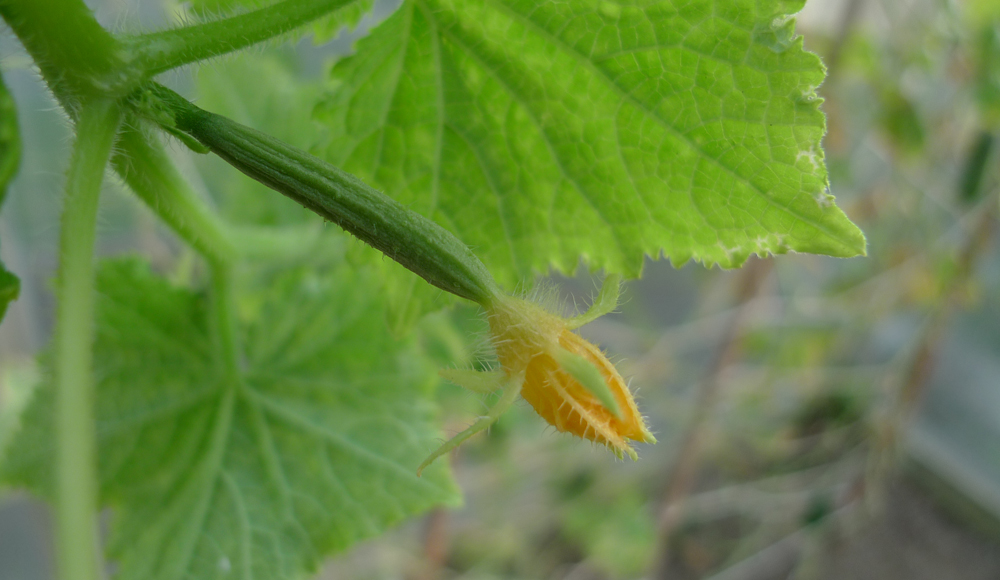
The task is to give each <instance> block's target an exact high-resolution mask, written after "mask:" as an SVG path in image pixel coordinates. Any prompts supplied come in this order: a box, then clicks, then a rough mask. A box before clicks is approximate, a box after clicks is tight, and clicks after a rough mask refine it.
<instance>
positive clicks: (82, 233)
mask: <svg viewBox="0 0 1000 580" xmlns="http://www.w3.org/2000/svg"><path fill="white" fill-rule="evenodd" d="M119 113H120V108H119V106H118V104H117V103H114V102H111V101H104V100H101V101H93V102H88V103H85V104H84V105H83V106H82V107H81V109H80V113H79V118H78V120H77V123H76V133H77V138H76V143H75V145H74V147H73V156H72V158H71V160H70V166H69V172H68V175H67V181H66V201H65V205H64V207H63V215H62V229H61V231H60V238H59V273H58V282H57V298H58V304H57V306H56V326H55V383H56V410H55V412H56V416H55V419H56V420H55V425H56V439H57V452H56V478H57V485H56V542H57V554H58V562H59V570H60V577H61V578H62V580H94V579H95V578H96V577H97V534H96V523H97V521H96V518H95V515H96V513H97V452H96V434H95V426H94V395H93V383H92V381H93V379H92V377H91V359H92V352H91V346H92V344H91V343H92V340H93V311H94V289H93V286H94V264H93V250H94V235H95V234H94V231H95V224H96V222H97V201H98V197H99V194H100V191H101V181H102V179H103V177H104V169H105V167H106V166H107V164H108V158H109V156H110V155H111V146H112V144H113V142H114V136H115V131H116V130H117V128H118V122H119Z"/></svg>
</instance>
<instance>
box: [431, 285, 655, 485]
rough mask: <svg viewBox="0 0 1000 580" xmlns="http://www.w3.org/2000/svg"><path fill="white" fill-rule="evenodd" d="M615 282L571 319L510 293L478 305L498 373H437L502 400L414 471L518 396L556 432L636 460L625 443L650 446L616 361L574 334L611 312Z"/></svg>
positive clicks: (483, 425) (480, 428)
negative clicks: (483, 311) (485, 321)
mask: <svg viewBox="0 0 1000 580" xmlns="http://www.w3.org/2000/svg"><path fill="white" fill-rule="evenodd" d="M618 283H619V278H618V277H616V276H615V277H610V276H609V278H608V279H606V280H605V284H604V288H602V290H601V293H600V295H598V297H597V300H596V301H595V303H594V304H593V305H592V306H591V308H590V310H588V311H587V313H585V314H583V315H581V316H578V317H575V318H569V319H566V318H562V317H560V316H556V315H555V314H552V313H551V312H548V311H547V310H545V309H544V308H542V307H541V306H538V305H537V304H533V303H531V302H527V301H525V300H521V299H518V298H512V297H510V296H503V295H496V296H493V297H492V299H491V300H490V301H489V302H488V303H486V304H484V306H485V308H486V312H487V315H488V318H489V323H490V334H491V335H492V338H493V345H494V346H495V347H496V352H497V358H498V359H499V360H500V366H501V367H502V368H503V370H502V371H493V372H486V373H482V372H476V371H471V370H457V369H451V370H446V371H442V372H441V374H442V376H444V377H445V378H447V379H448V380H450V381H452V382H454V383H456V384H458V385H461V386H463V387H465V388H467V389H469V390H471V391H474V392H477V393H494V392H497V391H498V390H499V392H500V399H499V400H498V401H497V403H496V404H495V405H494V406H493V407H492V408H491V409H490V410H489V412H488V413H487V414H486V415H484V416H482V417H480V418H479V419H478V420H476V422H475V423H473V424H472V425H471V426H470V427H469V428H468V429H466V430H464V431H462V432H461V433H459V434H458V435H455V436H454V437H452V438H451V439H450V440H448V441H447V442H446V443H444V444H443V445H441V446H440V447H438V448H437V449H436V450H435V451H434V452H433V453H431V454H430V455H429V456H428V457H427V459H425V460H424V462H423V463H421V464H420V467H418V468H417V474H418V475H419V474H420V472H421V471H423V469H424V468H425V467H427V466H428V465H430V464H431V462H433V461H434V460H435V459H437V458H438V457H441V456H442V455H444V454H445V453H448V452H449V451H451V450H452V449H454V448H456V447H458V446H459V445H461V444H462V443H463V442H464V441H465V440H467V439H468V438H469V437H472V436H473V435H475V434H476V433H478V432H480V431H483V430H485V429H487V428H489V426H490V425H492V424H493V423H494V422H496V420H497V419H499V418H500V416H501V415H502V414H503V413H504V412H506V411H507V409H509V408H510V405H511V404H512V403H513V402H514V401H515V400H516V399H517V396H518V394H520V395H521V396H522V397H524V400H526V401H528V403H530V404H531V406H532V407H534V408H535V411H537V412H538V414H539V415H541V416H542V418H543V419H545V420H546V421H548V422H549V423H550V424H551V425H552V426H553V427H555V428H556V429H557V430H559V431H562V432H564V433H572V434H573V435H576V436H577V437H582V438H584V439H590V440H591V441H594V442H596V443H600V444H601V445H605V446H607V447H608V448H610V449H611V450H612V451H614V452H615V454H616V455H618V456H619V457H623V456H625V455H628V456H629V457H631V458H632V459H637V458H638V456H637V455H636V452H635V450H634V449H632V446H631V445H630V444H629V440H632V441H642V442H645V443H655V442H656V439H655V438H654V437H653V435H652V434H651V433H650V432H649V429H648V428H646V424H645V422H644V421H643V418H642V416H641V415H640V414H639V409H638V407H636V405H635V400H634V399H633V398H632V393H631V392H629V390H628V386H626V385H625V381H624V380H622V377H621V375H620V374H618V371H617V370H616V369H615V366H614V365H613V364H611V361H609V360H608V358H607V357H606V356H604V353H602V352H601V350H600V349H599V348H597V347H596V346H594V345H593V344H591V343H590V342H588V341H587V340H585V339H584V338H583V337H581V336H580V335H578V334H576V333H574V332H573V329H574V328H576V327H579V326H582V325H584V324H586V323H587V322H590V321H591V320H594V319H595V318H597V317H598V316H601V315H602V314H606V313H607V312H609V311H610V310H612V309H614V307H615V305H616V304H617V300H618Z"/></svg>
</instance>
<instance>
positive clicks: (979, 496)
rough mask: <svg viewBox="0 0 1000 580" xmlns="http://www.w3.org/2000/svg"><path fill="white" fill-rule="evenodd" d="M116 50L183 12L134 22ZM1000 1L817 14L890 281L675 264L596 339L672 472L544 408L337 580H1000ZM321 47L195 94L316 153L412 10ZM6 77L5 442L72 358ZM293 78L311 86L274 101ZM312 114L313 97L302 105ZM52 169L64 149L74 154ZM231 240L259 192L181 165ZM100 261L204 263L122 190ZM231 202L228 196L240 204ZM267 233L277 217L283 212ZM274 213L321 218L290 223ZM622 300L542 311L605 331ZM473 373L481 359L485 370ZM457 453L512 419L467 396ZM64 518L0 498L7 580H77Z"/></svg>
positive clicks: (449, 327)
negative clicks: (394, 28) (47, 354)
mask: <svg viewBox="0 0 1000 580" xmlns="http://www.w3.org/2000/svg"><path fill="white" fill-rule="evenodd" d="M88 5H91V6H92V7H94V8H95V9H96V13H97V16H98V19H99V20H100V21H101V22H102V23H103V24H105V25H106V26H115V25H118V26H124V27H134V28H137V29H140V28H143V27H149V28H152V27H154V26H158V25H160V24H161V23H162V22H164V21H165V20H167V19H168V17H167V14H168V13H175V12H176V11H177V10H179V9H177V8H176V7H175V8H172V9H171V10H173V12H171V10H167V9H166V8H164V7H162V6H160V5H159V3H156V2H144V3H142V4H141V9H140V10H138V11H136V9H135V7H134V4H133V3H126V2H124V1H116V0H108V1H106V2H102V3H100V4H99V5H98V3H96V2H88ZM991 5H992V2H991V0H978V1H973V0H970V1H966V2H958V1H948V0H906V1H894V0H810V1H809V2H808V3H807V6H806V9H805V10H804V11H803V12H802V13H801V14H800V15H799V16H798V21H797V23H798V24H797V25H798V30H799V33H800V34H803V35H804V36H805V46H806V48H807V49H809V50H811V51H813V52H816V53H817V54H819V55H820V56H821V57H822V58H823V60H824V62H825V63H826V65H827V67H828V69H829V72H828V75H829V76H828V79H827V81H826V82H825V83H824V85H823V86H822V87H820V90H819V92H820V94H821V96H822V97H823V98H824V99H825V100H826V101H825V104H824V106H823V109H824V111H825V112H826V114H827V116H828V134H827V136H826V139H825V141H824V145H825V148H826V162H827V164H828V167H829V171H830V181H831V184H832V193H833V194H834V195H835V196H836V199H837V203H838V204H839V205H840V206H841V207H842V208H843V209H844V211H845V213H846V214H847V215H848V216H849V217H850V218H851V219H852V220H853V221H854V222H855V223H857V224H858V225H859V226H860V227H861V229H862V230H863V231H864V232H865V234H866V236H867V238H868V256H867V257H865V258H854V259H847V260H842V259H835V258H828V257H821V256H810V255H794V254H792V255H784V256H778V257H772V258H768V259H751V260H750V261H749V262H748V263H747V264H746V265H745V266H744V267H743V268H741V269H738V270H729V271H723V270H720V269H718V268H712V269H706V268H705V267H704V266H702V265H700V264H696V263H689V264H684V265H678V266H675V265H672V264H670V263H669V262H668V261H648V262H647V264H646V265H645V270H644V275H643V278H642V279H641V280H639V281H633V282H630V283H628V284H627V286H626V290H625V299H624V301H623V304H622V305H621V307H620V309H619V311H618V312H617V313H615V314H613V315H610V316H608V317H605V318H602V319H601V320H598V321H597V322H595V323H593V324H591V325H588V326H587V327H585V328H584V329H583V330H582V333H583V334H584V335H585V336H586V337H587V338H589V339H591V340H593V341H594V342H596V343H598V344H600V345H602V347H603V348H604V349H605V350H607V351H608V352H609V353H611V354H612V355H613V359H614V360H615V361H616V363H617V364H618V366H619V368H620V369H621V370H622V374H623V375H624V376H626V377H631V386H632V389H633V390H634V391H636V392H637V396H638V398H639V400H640V404H641V406H642V409H643V413H644V415H645V416H646V417H647V418H648V421H649V423H650V425H651V427H652V429H653V430H654V432H655V433H657V437H658V438H659V444H658V445H656V446H644V447H643V448H642V451H641V459H640V461H638V462H634V463H633V462H630V461H629V462H624V463H623V462H621V461H617V460H616V459H615V457H614V456H613V455H612V454H610V453H607V452H605V451H603V450H601V449H598V448H596V447H594V446H592V445H590V444H589V443H583V442H581V441H579V440H576V439H573V438H570V437H568V436H564V435H560V434H557V433H554V431H553V430H552V429H551V428H549V427H547V426H546V425H545V424H544V423H543V422H542V421H540V420H539V419H538V417H537V416H535V414H534V413H533V412H531V409H530V408H529V407H528V406H527V405H525V404H523V403H522V404H519V405H516V406H515V409H514V411H513V412H512V413H511V414H509V415H507V416H505V417H504V418H503V419H502V420H501V421H500V422H499V423H498V424H497V425H495V426H494V427H493V428H492V429H491V430H490V432H489V433H488V434H487V435H481V436H478V437H477V438H475V439H473V440H471V441H470V442H469V443H468V444H467V445H465V446H464V447H462V448H461V449H460V450H459V451H458V452H457V453H456V454H455V455H454V457H453V458H452V462H453V468H454V470H455V473H456V477H457V480H458V482H459V484H460V486H461V488H462V490H463V492H464V494H465V504H464V506H462V507H459V508H448V509H446V508H440V509H437V510H435V511H432V512H431V513H429V514H427V515H426V516H423V517H421V518H417V519H413V520H410V521H409V522H408V523H405V524H404V525H402V526H400V527H398V528H396V529H394V530H392V531H390V532H389V533H387V534H385V535H383V536H381V537H379V538H377V539H375V540H369V541H366V542H363V543H361V544H359V545H357V546H356V547H354V548H353V549H351V550H349V551H348V552H346V553H342V554H339V555H335V556H333V557H331V558H330V559H329V560H328V561H327V563H326V564H325V566H324V568H323V570H322V571H321V572H320V574H319V576H318V577H319V578H330V579H333V578H366V579H367V578H371V579H382V578H386V579H388V578H407V579H414V580H418V579H420V580H423V579H426V580H431V579H436V578H441V579H444V578H447V579H454V580H458V579H494V578H495V579H501V578H556V579H565V580H599V579H619V578H621V579H625V578H650V579H652V578H657V579H659V578H663V579H667V578H669V579H678V580H682V579H683V580H687V579H703V578H704V579H708V578H712V579H716V580H722V579H727V580H730V579H732V580H735V579H742V580H750V579H760V580H764V579H786V578H787V579H793V578H794V579H800V580H804V579H885V580H893V579H904V578H905V579H918V580H920V579H927V580H931V579H941V578H963V579H972V580H974V579H983V580H986V579H993V578H998V577H1000V251H998V249H1000V235H998V229H1000V228H998V226H1000V222H998V218H1000V206H998V198H1000V169H998V168H1000V144H998V142H997V137H998V132H1000V10H997V9H995V8H993V7H992V6H991ZM394 6H395V5H394V4H393V3H391V2H379V3H378V4H377V6H376V8H375V11H374V13H373V14H372V15H369V16H367V17H366V18H365V19H364V20H363V21H362V23H361V25H360V26H359V27H358V29H356V30H354V31H352V32H350V33H346V34H344V35H342V36H341V37H340V38H338V39H337V40H335V41H333V42H331V43H328V44H325V45H322V46H313V45H312V43H311V42H310V41H309V39H308V38H306V39H303V40H301V41H299V42H298V43H297V44H295V45H293V46H287V45H286V46H271V47H265V48H261V49H255V50H252V51H249V53H246V54H243V55H240V56H237V57H226V58H221V59H218V60H217V61H215V62H213V63H212V64H210V65H208V66H205V67H201V68H199V69H197V70H196V71H195V72H190V71H186V72H184V73H171V75H168V77H169V78H168V80H169V81H170V83H172V84H173V85H174V86H176V87H178V88H179V90H192V89H194V88H197V91H198V94H199V100H198V104H199V106H202V107H205V108H210V109H211V110H215V111H219V112H225V113H226V114H228V115H230V116H232V117H233V118H235V119H237V120H240V121H242V122H245V123H248V124H254V123H255V122H256V121H255V119H267V121H266V122H267V124H268V125H269V127H268V129H270V130H272V131H274V132H275V133H277V134H278V135H279V136H284V137H287V136H289V135H293V134H294V135H296V137H295V138H296V139H297V140H299V141H303V140H304V141H305V142H310V137H309V136H310V135H312V136H313V137H312V142H316V141H317V140H318V133H317V132H316V129H315V128H314V127H313V124H312V119H311V115H312V110H311V108H310V107H307V106H304V107H296V106H295V104H296V100H297V99H298V100H300V101H301V100H302V99H306V100H308V98H312V99H313V102H314V101H315V97H314V95H315V94H316V93H315V92H316V91H318V90H319V89H318V79H319V78H320V77H321V76H322V75H324V74H325V73H326V71H327V70H328V69H329V67H330V65H331V62H333V60H335V59H336V58H337V57H338V56H340V55H344V54H347V53H348V52H349V51H350V48H351V46H352V44H353V41H354V40H355V39H357V38H359V37H361V36H363V35H364V34H365V32H366V30H367V29H368V28H369V27H371V26H372V25H374V24H375V23H377V22H378V21H380V20H381V19H383V18H385V17H386V15H387V14H389V13H390V12H391V11H392V10H393V9H394ZM0 59H2V60H0V65H2V66H3V69H4V75H5V81H6V83H7V84H8V86H9V87H10V89H11V91H12V92H13V94H14V96H15V99H16V101H17V102H18V104H19V115H20V123H21V131H22V138H23V141H24V154H23V160H22V170H21V173H20V175H19V176H18V177H17V179H16V180H15V181H14V182H13V185H12V187H11V190H10V192H9V194H8V197H7V199H6V201H5V206H4V211H3V214H2V217H0V247H2V248H3V260H4V263H6V264H7V265H8V267H9V268H10V269H11V270H13V271H15V272H17V273H18V275H19V276H20V278H21V280H22V288H21V295H20V298H19V299H18V301H16V302H14V303H13V304H12V305H11V307H10V310H9V311H8V314H7V316H6V318H5V319H4V320H3V324H2V325H0V427H5V426H7V425H8V424H9V423H10V422H12V421H13V420H14V417H15V415H16V412H17V410H18V409H19V408H21V406H23V405H24V403H25V401H26V400H27V398H28V397H29V395H30V391H31V387H32V385H33V382H34V380H35V379H36V378H37V375H38V370H37V368H36V366H35V365H34V362H33V360H34V358H33V357H34V356H35V355H36V354H37V353H39V352H40V351H42V350H43V349H44V347H45V345H46V343H47V341H48V339H49V337H50V332H51V328H52V320H53V303H54V301H53V296H52V291H51V289H52V282H51V280H52V278H53V273H54V270H55V265H56V264H55V262H56V238H57V233H58V219H59V218H58V215H59V214H58V212H59V201H60V194H59V192H60V183H61V181H62V179H63V175H64V171H65V166H64V164H65V159H66V156H67V150H68V145H67V140H68V139H69V131H68V129H67V127H66V122H65V121H60V118H59V116H58V115H54V114H53V110H55V109H56V108H57V106H56V104H55V103H54V102H53V101H52V99H51V98H50V97H49V95H48V94H47V92H46V90H45V88H44V86H43V85H42V84H41V83H40V82H39V80H38V77H37V76H36V74H35V73H34V72H33V71H32V70H31V68H30V67H31V62H30V59H29V58H28V57H27V55H26V54H25V53H24V52H23V51H22V49H21V48H20V46H19V45H18V44H17V42H16V40H15V39H14V38H13V36H12V35H11V34H10V33H9V31H7V30H6V29H5V30H4V33H3V35H2V37H0ZM260 67H266V68H267V69H268V70H269V71H270V73H271V74H273V75H275V76H277V77H280V78H282V79H284V80H285V82H284V83H282V84H277V83H276V84H275V85H274V86H265V87H261V86H259V83H258V79H257V78H256V77H255V71H257V70H259V68H260ZM303 95H306V97H303ZM52 143H60V144H62V145H63V146H64V147H66V149H64V150H53V149H52V148H51V147H50V144H52ZM171 149H172V151H173V153H175V154H176V157H177V158H178V160H179V161H178V163H180V164H181V166H182V167H184V168H185V172H186V173H187V174H188V175H189V176H190V177H191V178H192V180H193V181H194V182H195V183H196V184H197V185H198V186H199V188H200V189H201V190H202V191H203V192H204V193H205V194H206V195H208V196H209V197H211V198H212V202H213V204H215V205H216V206H217V207H219V208H220V209H221V210H222V211H224V212H228V213H229V214H231V215H238V214H239V213H240V212H252V211H257V210H255V209H247V208H245V207H241V206H240V205H239V199H237V197H236V196H229V195H228V193H226V192H231V191H234V190H246V189H253V188H255V187H257V188H259V187H260V186H258V185H256V184H253V183H252V182H250V181H249V180H247V179H245V178H243V176H241V175H235V172H232V171H229V170H228V167H226V166H225V165H224V164H222V163H221V162H219V161H218V160H217V159H211V158H207V157H198V158H195V156H194V155H190V154H186V153H184V152H182V151H181V149H182V147H180V146H179V145H175V146H173V147H172V148H171ZM106 192H107V195H104V196H103V197H102V201H101V203H102V205H101V209H100V218H99V253H100V254H101V255H103V256H117V255H122V254H129V253H141V254H142V255H145V256H147V257H149V258H150V259H151V260H152V262H153V264H154V266H155V267H156V268H157V269H158V270H159V271H162V272H178V271H182V270H183V264H184V263H185V261H190V260H192V255H191V252H190V251H188V250H186V249H185V248H184V246H183V244H182V243H180V242H179V241H178V240H177V239H175V238H173V237H172V236H171V235H170V234H169V233H168V232H167V231H166V230H165V229H164V228H163V227H162V226H160V225H159V224H158V223H157V220H156V218H155V217H154V216H153V215H152V214H151V213H150V212H149V211H148V210H147V209H146V208H145V207H143V206H141V205H140V204H138V203H137V202H136V201H135V200H134V199H132V198H130V197H127V196H126V195H124V194H123V192H122V191H121V186H120V185H117V184H112V185H111V186H106ZM227 196H228V197H227ZM259 211H265V210H259ZM266 211H270V212H274V213H275V214H279V215H280V214H282V212H288V213H294V212H296V211H299V208H297V207H296V206H294V204H293V203H292V202H288V201H287V200H283V199H278V200H277V201H272V202H270V205H268V206H267V208H266ZM598 280H599V276H597V275H590V274H587V273H585V272H584V271H583V269H581V273H580V275H578V276H577V277H575V278H561V277H554V278H552V279H550V280H548V281H544V282H541V283H542V284H547V285H550V286H552V287H555V288H558V289H559V291H560V292H561V293H562V295H563V298H564V300H565V301H566V302H567V303H573V302H578V303H581V304H583V303H587V302H588V301H589V300H590V297H591V296H592V295H593V294H594V293H595V292H596V288H597V284H598V282H597V281H598ZM478 320H479V319H478V316H477V312H476V310H474V309H471V308H465V307H457V308H453V309H450V310H446V311H443V312H440V313H434V314H431V315H429V316H428V317H426V318H425V319H424V320H422V321H421V324H420V333H421V335H420V336H421V339H420V340H421V341H422V343H423V344H424V345H425V346H426V348H427V349H429V350H431V351H433V350H440V351H442V352H448V353H449V354H451V355H454V354H455V352H456V351H461V350H462V349H466V348H467V347H465V346H461V343H460V342H459V341H456V340H455V338H454V336H455V334H456V333H458V332H460V331H461V332H472V333H483V332H484V330H483V329H482V328H480V325H481V322H479V321H478ZM459 354H461V355H462V356H466V357H469V356H474V355H475V354H476V353H474V352H464V351H463V352H461V353H459ZM438 393H439V396H438V399H439V401H440V404H441V417H442V420H443V421H444V431H445V432H446V433H455V432H458V431H459V430H461V429H462V428H463V427H464V426H465V425H466V424H468V423H469V422H470V421H471V419H472V418H473V417H474V416H475V415H477V414H478V413H480V412H482V410H483V409H484V408H485V407H484V403H483V401H482V400H481V399H478V398H475V397H469V396H468V395H467V394H466V393H464V392H462V391H461V390H460V389H458V388H457V387H454V386H450V385H447V384H442V385H441V387H440V389H439V392H438ZM50 536H51V527H50V523H49V516H48V513H47V508H45V507H44V504H42V503H41V502H39V501H37V500H36V499H33V498H32V497H30V496H29V495H27V494H25V493H23V492H19V491H15V490H0V580H44V579H48V578H53V577H54V566H53V564H52V555H51V551H52V548H51V538H50Z"/></svg>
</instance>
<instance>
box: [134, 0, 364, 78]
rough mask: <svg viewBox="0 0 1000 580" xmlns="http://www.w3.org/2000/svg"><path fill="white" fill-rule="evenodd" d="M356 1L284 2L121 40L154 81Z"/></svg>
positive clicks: (136, 64)
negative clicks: (176, 69)
mask: <svg viewBox="0 0 1000 580" xmlns="http://www.w3.org/2000/svg"><path fill="white" fill-rule="evenodd" d="M354 1H356V0H285V1H284V2H280V3H278V4H274V5H272V6H267V7H265V8H260V9H258V10H254V11H253V12H248V13H246V14H240V15H237V16H232V17H230V18H225V19H222V20H216V21H214V22H206V23H204V24H197V25H193V26H185V27H183V28H176V29H173V30H164V31H162V32H154V33H151V34H144V35H142V36H133V37H126V38H123V39H122V40H123V42H125V44H126V45H128V46H129V47H130V48H131V50H132V52H133V66H136V67H138V68H139V69H140V70H141V71H142V72H143V73H144V74H145V75H146V76H147V77H152V76H154V75H157V74H159V73H161V72H163V71H167V70H170V69H172V68H176V67H179V66H182V65H185V64H189V63H192V62H197V61H200V60H205V59H208V58H212V57H214V56H219V55H221V54H226V53H229V52H233V51H236V50H240V49H242V48H246V47H248V46H251V45H254V44H257V43H258V42H262V41H265V40H268V39H270V38H274V37H276V36H280V35H282V34H285V33H286V32H290V31H292V30H294V29H296V28H298V27H299V26H302V25H304V24H308V23H309V22H312V21H313V20H316V19H317V18H320V17H321V16H323V15H325V14H328V13H330V12H333V11H334V10H337V9H338V8H341V7H343V6H346V5H348V4H350V3H351V2H354Z"/></svg>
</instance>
